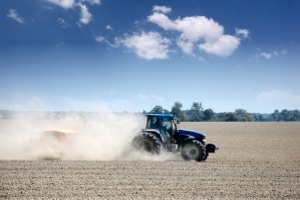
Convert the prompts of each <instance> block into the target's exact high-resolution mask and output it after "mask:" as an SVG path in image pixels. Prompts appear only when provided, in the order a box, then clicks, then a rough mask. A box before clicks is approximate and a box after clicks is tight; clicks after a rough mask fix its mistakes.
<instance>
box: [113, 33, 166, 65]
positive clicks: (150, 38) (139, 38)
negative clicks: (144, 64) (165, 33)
mask: <svg viewBox="0 0 300 200" xmlns="http://www.w3.org/2000/svg"><path fill="white" fill-rule="evenodd" d="M116 44H117V45H123V46H125V47H126V48H128V49H130V50H132V51H134V52H135V53H136V54H137V55H138V56H139V57H141V58H145V59H148V60H151V59H165V58H168V52H169V50H168V47H169V44H170V40H169V39H167V38H163V37H162V36H161V35H160V34H159V33H157V32H148V33H145V32H141V33H136V34H134V35H131V36H125V37H124V38H116Z"/></svg>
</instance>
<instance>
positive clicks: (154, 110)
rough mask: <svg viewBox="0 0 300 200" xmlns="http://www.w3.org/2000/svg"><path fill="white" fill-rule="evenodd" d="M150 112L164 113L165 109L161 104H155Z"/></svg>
mask: <svg viewBox="0 0 300 200" xmlns="http://www.w3.org/2000/svg"><path fill="white" fill-rule="evenodd" d="M149 113H164V109H163V107H161V106H155V107H154V108H153V109H152V110H151V111H150V112H149Z"/></svg>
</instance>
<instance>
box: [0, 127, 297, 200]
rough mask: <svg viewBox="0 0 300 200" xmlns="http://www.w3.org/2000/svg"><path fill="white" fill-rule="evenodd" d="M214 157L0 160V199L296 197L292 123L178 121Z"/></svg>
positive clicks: (295, 130) (295, 149)
mask: <svg viewBox="0 0 300 200" xmlns="http://www.w3.org/2000/svg"><path fill="white" fill-rule="evenodd" d="M180 126H181V127H184V128H188V129H195V130H198V131H203V132H205V133H206V134H207V142H208V143H209V142H212V143H216V144H218V146H219V148H220V149H219V151H218V152H216V154H211V155H210V156H209V158H208V159H207V161H206V162H186V161H183V160H181V159H179V158H177V157H172V156H170V157H169V158H168V157H164V159H142V158H141V159H139V158H138V157H133V158H130V157H128V158H124V159H122V158H118V159H111V160H110V159H108V160H105V161H104V160H93V161H89V160H63V159H62V160H56V159H50V160H45V159H44V160H34V159H32V160H22V159H19V160H9V159H6V160H1V161H0V198H1V199H300V189H299V188H300V145H299V144H300V123H299V122H296V123H285V122H282V123H269V122H266V123H221V122H216V123H215V122H211V123H181V124H180Z"/></svg>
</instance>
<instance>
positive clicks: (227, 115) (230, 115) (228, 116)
mask: <svg viewBox="0 0 300 200" xmlns="http://www.w3.org/2000/svg"><path fill="white" fill-rule="evenodd" d="M224 117H225V120H224V121H225V122H234V121H237V119H236V117H235V114H234V113H232V112H228V113H225V116H224Z"/></svg>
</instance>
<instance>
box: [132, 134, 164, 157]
mask: <svg viewBox="0 0 300 200" xmlns="http://www.w3.org/2000/svg"><path fill="white" fill-rule="evenodd" d="M132 146H133V147H134V148H135V149H137V150H139V151H146V152H149V153H152V154H159V153H160V152H161V150H162V143H161V141H160V140H159V139H158V137H156V136H155V135H154V134H152V133H148V132H145V133H142V134H141V135H138V136H136V137H135V138H134V139H133V141H132Z"/></svg>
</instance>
